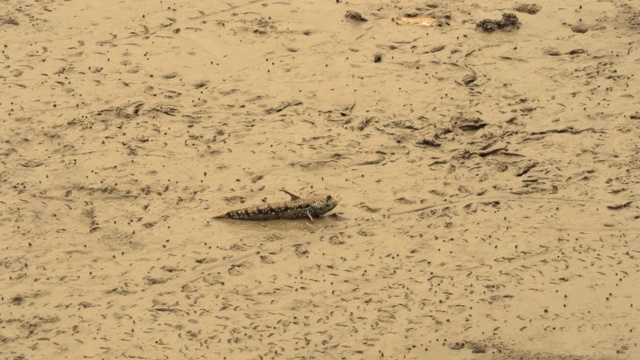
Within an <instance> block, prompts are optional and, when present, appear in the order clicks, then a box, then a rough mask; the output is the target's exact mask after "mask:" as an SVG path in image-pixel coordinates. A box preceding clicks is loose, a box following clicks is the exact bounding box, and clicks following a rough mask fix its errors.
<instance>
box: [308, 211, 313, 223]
mask: <svg viewBox="0 0 640 360" xmlns="http://www.w3.org/2000/svg"><path fill="white" fill-rule="evenodd" d="M307 216H308V217H309V220H311V222H313V216H311V213H310V212H309V210H307Z"/></svg>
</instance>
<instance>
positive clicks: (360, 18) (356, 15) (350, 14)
mask: <svg viewBox="0 0 640 360" xmlns="http://www.w3.org/2000/svg"><path fill="white" fill-rule="evenodd" d="M344 17H346V18H347V19H349V20H353V21H360V22H365V21H369V20H367V19H366V18H365V17H364V16H362V15H361V14H360V13H359V12H355V11H351V10H347V13H346V14H344Z"/></svg>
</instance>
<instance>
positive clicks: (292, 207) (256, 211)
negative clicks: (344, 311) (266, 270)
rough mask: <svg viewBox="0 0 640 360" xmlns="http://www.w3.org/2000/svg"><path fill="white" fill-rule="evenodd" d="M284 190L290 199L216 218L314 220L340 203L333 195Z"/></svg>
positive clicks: (230, 212)
mask: <svg viewBox="0 0 640 360" xmlns="http://www.w3.org/2000/svg"><path fill="white" fill-rule="evenodd" d="M283 191H284V192H286V193H287V194H289V195H290V196H291V200H290V201H285V202H280V203H272V204H264V205H259V206H254V207H250V208H245V209H239V210H232V211H229V212H226V213H224V214H221V215H218V216H215V218H219V219H232V220H253V221H260V220H279V219H290V220H293V219H305V218H306V219H309V220H311V221H313V218H318V217H320V216H322V215H324V214H326V213H327V212H329V211H331V210H333V209H334V208H335V207H336V206H337V205H338V202H337V201H336V200H335V199H333V198H332V197H331V195H325V196H314V197H309V198H304V199H303V198H300V197H298V196H296V195H293V194H291V193H289V192H288V191H286V190H283Z"/></svg>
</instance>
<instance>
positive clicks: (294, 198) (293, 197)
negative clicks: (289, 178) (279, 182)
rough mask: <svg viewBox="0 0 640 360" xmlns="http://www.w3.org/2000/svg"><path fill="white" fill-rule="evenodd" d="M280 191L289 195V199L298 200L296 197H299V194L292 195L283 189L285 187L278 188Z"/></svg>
mask: <svg viewBox="0 0 640 360" xmlns="http://www.w3.org/2000/svg"><path fill="white" fill-rule="evenodd" d="M280 191H282V192H283V193H285V194H287V195H289V196H291V200H298V199H300V196H298V195H294V194H292V193H290V192H288V191H287V190H285V189H280Z"/></svg>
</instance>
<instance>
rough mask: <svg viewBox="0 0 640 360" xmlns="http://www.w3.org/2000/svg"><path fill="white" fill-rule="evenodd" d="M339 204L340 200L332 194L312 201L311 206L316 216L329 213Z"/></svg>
mask: <svg viewBox="0 0 640 360" xmlns="http://www.w3.org/2000/svg"><path fill="white" fill-rule="evenodd" d="M336 206H338V201H337V200H336V199H334V198H332V197H331V195H327V196H323V197H319V198H317V199H315V200H313V201H312V203H311V207H312V208H313V211H314V213H315V214H316V216H320V215H323V214H326V213H328V212H329V211H331V210H333V209H334V208H335V207H336Z"/></svg>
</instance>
